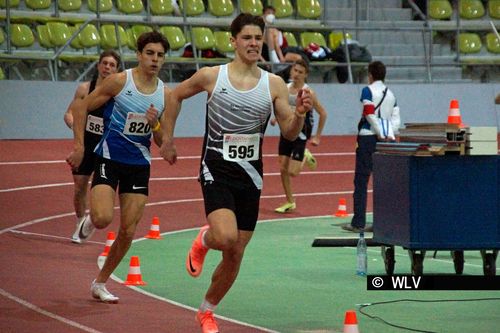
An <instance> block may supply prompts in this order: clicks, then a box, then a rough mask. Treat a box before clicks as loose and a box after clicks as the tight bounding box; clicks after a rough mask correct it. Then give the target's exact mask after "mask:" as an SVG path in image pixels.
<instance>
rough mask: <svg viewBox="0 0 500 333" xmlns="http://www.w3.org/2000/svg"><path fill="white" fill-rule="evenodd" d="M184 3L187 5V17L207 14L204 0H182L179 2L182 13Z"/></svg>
mask: <svg viewBox="0 0 500 333" xmlns="http://www.w3.org/2000/svg"><path fill="white" fill-rule="evenodd" d="M184 3H186V8H185V11H186V15H187V16H198V15H201V14H203V13H204V12H205V4H204V3H203V0H182V1H180V2H179V8H180V9H181V11H183V10H184Z"/></svg>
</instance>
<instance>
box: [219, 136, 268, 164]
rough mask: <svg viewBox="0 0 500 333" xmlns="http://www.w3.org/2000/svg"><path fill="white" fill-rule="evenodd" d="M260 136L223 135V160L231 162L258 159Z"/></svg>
mask: <svg viewBox="0 0 500 333" xmlns="http://www.w3.org/2000/svg"><path fill="white" fill-rule="evenodd" d="M259 149H260V135H259V134H258V133H255V134H224V145H223V156H224V160H226V161H232V162H240V161H255V160H257V159H259V153H260V150H259Z"/></svg>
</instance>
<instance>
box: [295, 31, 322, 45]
mask: <svg viewBox="0 0 500 333" xmlns="http://www.w3.org/2000/svg"><path fill="white" fill-rule="evenodd" d="M310 43H316V44H318V45H319V46H325V47H326V46H327V45H326V40H325V36H323V35H322V34H321V33H320V32H307V31H306V32H301V33H300V46H301V47H302V48H304V49H305V48H307V46H308V45H309V44H310Z"/></svg>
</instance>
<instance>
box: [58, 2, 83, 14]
mask: <svg viewBox="0 0 500 333" xmlns="http://www.w3.org/2000/svg"><path fill="white" fill-rule="evenodd" d="M57 4H58V6H59V9H60V10H62V11H65V12H72V11H79V10H80V8H81V7H82V0H58V1H57Z"/></svg>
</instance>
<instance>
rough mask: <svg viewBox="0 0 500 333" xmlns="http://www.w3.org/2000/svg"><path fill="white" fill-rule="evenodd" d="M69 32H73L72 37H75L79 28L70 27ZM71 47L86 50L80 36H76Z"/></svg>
mask: <svg viewBox="0 0 500 333" xmlns="http://www.w3.org/2000/svg"><path fill="white" fill-rule="evenodd" d="M69 31H70V32H71V36H73V35H74V34H75V33H76V32H77V31H78V28H77V27H74V26H69ZM70 45H71V47H72V48H74V49H77V50H81V49H84V47H83V45H82V42H81V41H80V34H78V35H76V36H75V38H73V40H72V41H71V44H70Z"/></svg>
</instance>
